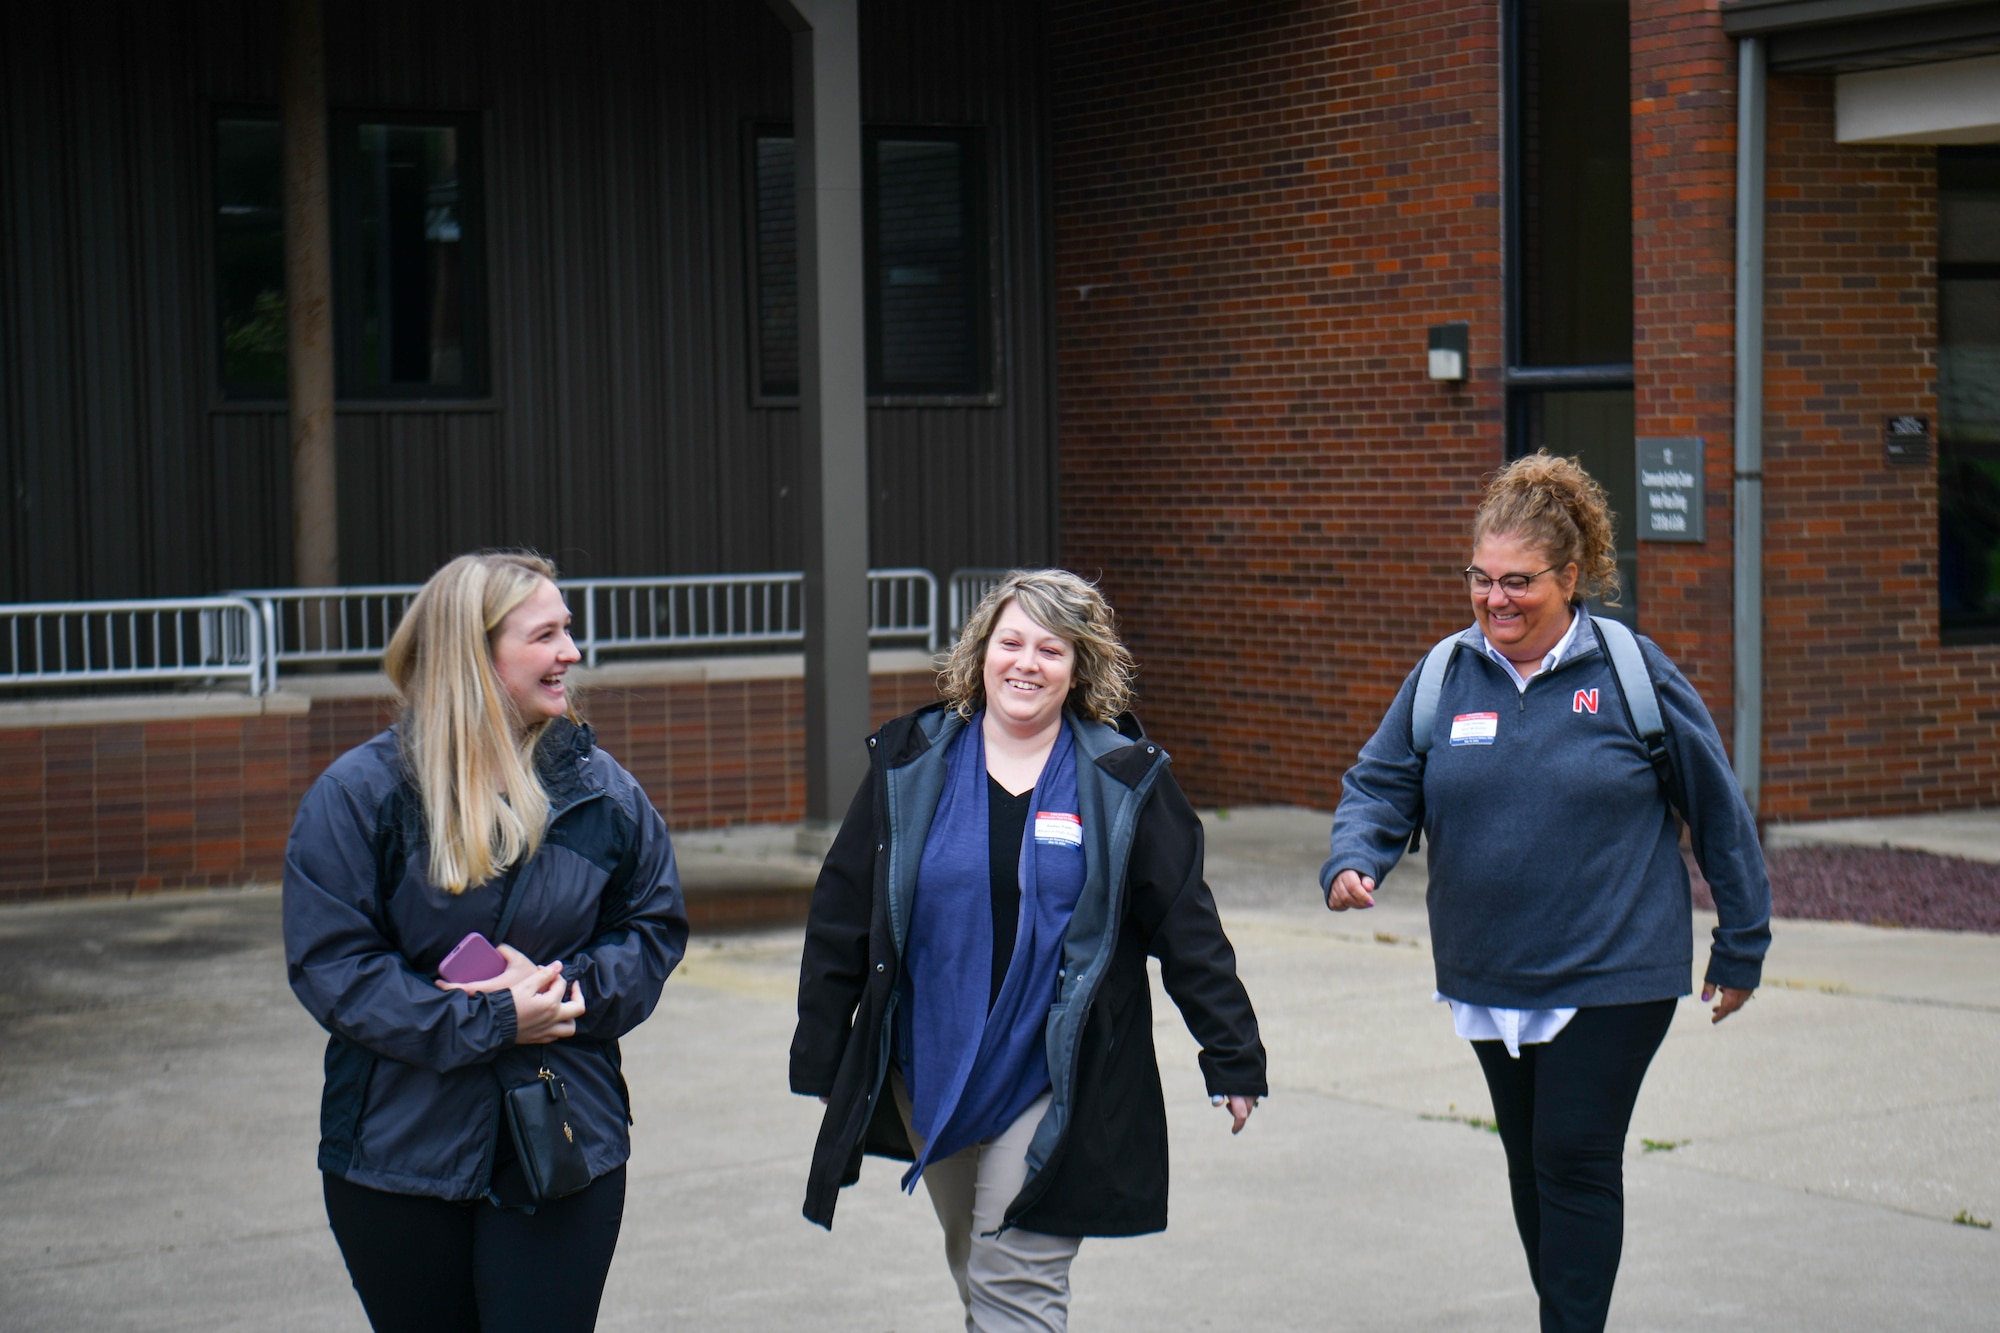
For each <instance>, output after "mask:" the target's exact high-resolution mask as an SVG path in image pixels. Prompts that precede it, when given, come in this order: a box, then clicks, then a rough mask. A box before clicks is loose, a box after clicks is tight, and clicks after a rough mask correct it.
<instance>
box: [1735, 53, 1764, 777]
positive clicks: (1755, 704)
mask: <svg viewBox="0 0 2000 1333" xmlns="http://www.w3.org/2000/svg"><path fill="white" fill-rule="evenodd" d="M1736 61H1737V96H1736V422H1735V435H1736V497H1735V498H1736V506H1735V508H1736V515H1735V519H1736V521H1735V529H1736V531H1735V543H1734V545H1735V575H1736V611H1735V624H1734V626H1733V634H1732V638H1733V640H1734V642H1735V649H1736V688H1735V691H1734V693H1735V699H1736V717H1735V723H1736V726H1735V746H1734V749H1735V755H1734V759H1735V764H1736V781H1737V782H1738V784H1740V785H1741V786H1742V788H1743V797H1744V799H1745V800H1746V801H1748V802H1749V803H1750V812H1751V814H1753V815H1756V814H1759V813H1760V805H1759V803H1760V795H1761V788H1762V785H1763V774H1764V764H1763V760H1764V88H1765V71H1764V43H1763V40H1762V39H1761V38H1757V37H1745V38H1743V39H1742V40H1741V41H1740V42H1738V43H1737V46H1736Z"/></svg>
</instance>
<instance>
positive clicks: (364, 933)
mask: <svg viewBox="0 0 2000 1333" xmlns="http://www.w3.org/2000/svg"><path fill="white" fill-rule="evenodd" d="M535 760H536V769H537V772H538V773H539V774H540V777H541V780H542V784H543V786H544V787H545V788H546V789H547V791H548V794H549V800H550V806H551V810H550V820H549V829H548V833H547V835H546V836H545V837H544V838H543V841H542V845H541V848H540V850H539V851H537V852H536V853H535V855H534V857H533V859H531V860H530V861H528V862H527V863H526V864H524V865H521V866H518V867H517V868H516V869H515V870H513V871H510V872H509V873H507V874H503V875H501V876H500V877H498V878H496V879H494V880H493V881H492V882H490V883H488V884H484V885H481V886H480V887H478V888H475V889H468V890H467V891H466V892H464V893H462V894H458V895H453V894H450V893H447V892H445V891H444V890H443V889H441V888H439V887H437V886H436V885H435V884H433V883H431V879H430V874H429V864H430V858H429V852H428V847H427V837H426V833H425V828H424V817H423V804H422V802H421V801H420V800H419V799H418V797H417V793H416V790H415V788H414V787H413V786H412V785H411V784H410V782H409V780H408V778H407V777H406V775H405V772H404V767H403V763H402V757H401V754H400V752H399V749H398V745H397V739H396V733H395V732H394V731H393V730H391V731H385V732H383V733H382V734H381V735H379V736H376V737H375V738H374V739H373V740H370V741H368V742H367V743H366V744H363V745H360V746H357V747H356V748H354V749H352V750H350V751H348V752H347V753H346V754H344V755H342V756H341V757H340V758H339V759H337V760H335V761H334V763H333V765H332V766H331V767H329V768H328V769H327V770H326V772H325V773H324V774H322V775H321V776H320V778H319V780H318V781H317V782H315V783H314V784H313V786H312V789H311V790H310V791H309V792H307V793H306V798H305V801H304V802H303V803H302V804H301V805H300V807H299V814H298V819H297V820H296V821H295V822H294V823H293V825H292V835H291V842H290V844H289V845H288V846H287V848H286V851H285V888H284V916H285V964H286V969H287V972H288V975H289V977H290V980H291V985H292V991H293V993H294V994H296V995H297V996H298V997H299V1002H300V1003H301V1004H303V1005H304V1006H305V1007H306V1010H307V1012H309V1013H310V1014H311V1015H312V1016H313V1017H314V1018H315V1019H317V1020H319V1023H320V1025H321V1026H322V1027H324V1028H325V1029H326V1030H327V1031H328V1032H330V1033H332V1034H333V1035H332V1038H331V1040H329V1041H328V1042H327V1047H326V1090H325V1093H324V1096H323V1098H322V1100H321V1104H320V1147H319V1167H320V1169H321V1170H322V1171H327V1172H330V1173H332V1174H334V1175H337V1176H340V1177H342V1178H344V1179H346V1180H350V1181H352V1182H354V1183H355V1184H357V1185H365V1186H367V1187H369V1188H370V1189H378V1190H386V1191H388V1192H390V1193H394V1194H419V1195H430V1196H433V1197H436V1198H441V1199H460V1200H463V1199H476V1198H480V1197H481V1196H483V1195H485V1194H486V1192H487V1190H488V1189H489V1187H490V1176H491V1172H492V1166H493V1150H494V1145H495V1143H496V1141H497V1137H498V1135H499V1134H501V1133H504V1132H505V1130H504V1128H503V1126H502V1124H501V1113H500V1094H501V1090H502V1089H503V1088H512V1087H518V1086H521V1085H524V1084H527V1083H530V1082H532V1081H533V1080H534V1078H535V1072H536V1070H537V1068H538V1067H539V1065H540V1062H541V1059H542V1057H543V1055H544V1054H546V1055H547V1057H548V1061H549V1067H550V1068H551V1069H552V1070H554V1071H555V1073H556V1074H557V1075H559V1076H560V1077H561V1078H562V1080H563V1082H564V1084H565V1085H566V1086H567V1088H568V1091H569V1098H570V1102H571V1105H572V1107H573V1109H574V1111H575V1113H576V1120H575V1123H576V1126H577V1130H578V1134H579V1136H580V1137H581V1138H582V1139H583V1140H584V1143H585V1156H586V1159H587V1160H588V1162H589V1164H590V1173H591V1176H592V1178H593V1179H595V1178H596V1177H598V1176H601V1175H603V1174H604V1173H605V1172H607V1171H611V1170H613V1169H615V1168H617V1167H618V1166H619V1165H621V1164H622V1163H623V1162H624V1161H625V1160H626V1158H627V1157H629V1156H630V1154H631V1138H630V1135H629V1132H628V1129H627V1126H628V1125H629V1123H630V1121H631V1107H630V1099H629V1096H628V1094H627V1092H626V1087H625V1079H624V1075H623V1074H621V1073H620V1072H619V1063H618V1041H617V1039H618V1038H619V1037H621V1036H623V1035H624V1034H625V1033H627V1032H630V1031H631V1030H632V1029H633V1028H635V1027H637V1026H638V1025H639V1024H640V1023H641V1022H643V1021H644V1020H645V1018H646V1016H647V1015H648V1014H650V1013H652V1011H653V1006H654V1005H655V1004H657V1003H658V1002H659V998H660V988H661V987H662V986H663V985H664V984H665V983H666V979H667V974H668V973H670V972H672V971H673V969H674V966H675V964H677V963H678V962H679V961H680V959H681V956H682V955H683V954H684V953H685V952H686V951H687V937H688V924H687V912H686V909H685V907H684V906H683V903H682V900H681V888H680V876H679V873H678V872H677V871H676V869H675V866H674V849H673V844H672V842H671V840H670V839H669V838H668V835H667V827H666V823H665V821H663V820H662V819H661V818H660V815H659V812H658V811H656V810H655V809H654V808H653V805H652V803H651V802H650V801H649V800H648V799H647V798H646V793H645V792H644V791H643V790H641V788H640V786H639V784H638V782H637V781H636V780H634V779H633V777H632V775H631V774H630V773H627V772H626V771H625V770H624V769H623V768H621V767H619V766H618V764H617V763H616V762H615V761H614V760H613V759H612V758H611V756H609V755H607V754H605V753H604V752H603V751H602V750H599V749H598V748H597V747H596V742H595V738H594V737H593V736H592V735H591V732H590V729H589V728H588V727H581V726H577V725H576V724H574V723H571V722H568V721H557V722H555V723H552V724H551V725H550V727H549V728H548V730H547V731H546V732H545V733H544V734H543V736H542V740H541V743H540V745H539V746H538V747H537V749H536V752H535ZM510 881H511V884H512V889H511V891H512V892H513V893H514V894H515V895H517V896H518V897H519V899H520V905H519V907H518V908H517V909H516V910H515V915H514V920H513V923H512V924H511V926H510V927H509V929H508V932H507V938H506V941H505V942H506V943H508V944H511V945H513V946H514V947H515V948H516V949H519V950H520V951H521V952H522V953H524V954H526V955H527V956H528V957H530V958H532V959H534V960H535V961H536V962H539V963H547V962H551V961H553V960H555V959H558V958H560V959H561V960H562V961H563V976H564V977H565V978H567V979H568V980H571V981H575V982H578V983H579V984H580V985H581V986H582V988H583V998H584V1004H585V1012H584V1015H583V1017H582V1018H580V1019H578V1020H577V1025H576V1036H575V1037H573V1038H569V1039H566V1040H563V1041H559V1042H555V1043H553V1044H550V1045H546V1046H516V1045H515V1044H514V1000H513V996H512V995H510V994H509V993H508V992H506V991H497V992H492V993H488V994H482V995H468V994H466V993H465V992H463V991H445V990H439V989H438V988H437V987H436V986H435V985H433V984H432V982H433V980H434V978H435V977H436V975H437V966H438V963H439V962H440V961H441V960H442V959H443V958H444V956H445V955H446V954H447V953H449V952H450V951H451V949H452V948H453V946H455V945H456V944H457V943H458V942H459V940H461V939H463V938H464V937H465V935H466V934H467V932H469V931H474V930H476V931H479V932H481V933H482V934H484V935H486V936H487V938H488V939H492V937H493V933H494V931H495V929H496V928H497V927H498V925H499V923H500V914H501V904H502V900H503V893H504V892H505V891H506V888H507V885H508V884H509V882H510ZM494 942H495V943H496V944H497V943H499V942H500V941H497V940H495V941H494Z"/></svg>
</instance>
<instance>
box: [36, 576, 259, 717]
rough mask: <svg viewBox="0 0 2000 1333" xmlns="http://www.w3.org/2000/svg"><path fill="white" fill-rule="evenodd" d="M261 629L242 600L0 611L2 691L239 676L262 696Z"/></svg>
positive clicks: (51, 605) (67, 604) (48, 604)
mask: <svg viewBox="0 0 2000 1333" xmlns="http://www.w3.org/2000/svg"><path fill="white" fill-rule="evenodd" d="M263 628H264V621H263V619H262V617H261V616H260V614H259V611H258V608H257V607H255V606H253V605H252V604H251V603H250V602H249V601H248V600H247V599H245V598H242V597H180V598H145V599H138V600H131V601H104V602H15V603H12V604H7V605H0V643H4V645H5V650H6V655H5V658H4V660H0V668H4V669H0V686H33V685H42V686H48V685H90V684H97V683H100V682H103V683H110V682H121V681H135V680H213V679H222V678H230V677H241V678H243V680H244V681H246V682H247V683H248V685H249V688H250V693H251V694H253V695H259V694H262V693H264V690H265V686H266V683H267V681H268V676H267V671H266V666H267V663H266V653H265V648H264V645H265V643H266V642H267V640H266V639H265V637H264V633H263Z"/></svg>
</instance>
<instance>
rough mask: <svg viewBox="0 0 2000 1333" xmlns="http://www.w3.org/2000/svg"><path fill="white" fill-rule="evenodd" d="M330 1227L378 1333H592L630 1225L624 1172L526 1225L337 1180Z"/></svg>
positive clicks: (329, 1181)
mask: <svg viewBox="0 0 2000 1333" xmlns="http://www.w3.org/2000/svg"><path fill="white" fill-rule="evenodd" d="M322 1179H323V1180H325V1182H326V1217H327V1221H329V1222H331V1223H332V1224H333V1235H334V1239H335V1240H337V1241H339V1242H340V1253H341V1255H342V1257H343V1258H345V1259H346V1260H347V1271H348V1274H349V1275H350V1276H351V1277H352V1278H353V1279H354V1290H355V1291H357V1292H358V1293H360V1295H361V1306H362V1308H363V1309H364V1310H366V1311H367V1312H368V1322H369V1324H370V1326H372V1327H373V1328H374V1329H375V1333H511V1331H512V1330H517V1329H518V1330H523V1331H524V1333H525V1331H526V1330H533V1331H534V1333H571V1330H575V1333H588V1330H590V1329H593V1328H595V1327H596V1326H597V1302H598V1300H599V1299H600V1298H601V1297H602V1296H603V1295H604V1278H605V1275H606V1274H607V1273H609V1272H610V1271H611V1252H612V1251H613V1250H614V1249H616V1248H617V1246H618V1224H619V1222H620V1221H621V1220H623V1218H624V1215H625V1168H624V1167H622V1166H621V1167H619V1168H618V1169H617V1170H615V1171H612V1172H609V1173H607V1174H605V1175H602V1176H599V1177H598V1178H597V1179H596V1180H595V1181H593V1182H591V1185H590V1187H589V1188H588V1189H585V1190H582V1191H581V1192H579V1193H576V1194H572V1195H570V1196H569V1197H568V1198H565V1199H557V1200H556V1201H555V1202H554V1203H546V1204H543V1205H542V1206H541V1207H539V1208H537V1209H536V1210H535V1211H534V1212H533V1213H532V1214H530V1213H526V1212H523V1211H521V1210H519V1209H513V1208H496V1207H494V1206H493V1205H492V1204H490V1203H485V1202H478V1203H448V1202H446V1201H445V1200H443V1199H427V1198H422V1197H419V1196H417V1195H412V1194H385V1193H383V1192H382V1191H381V1190H372V1189H368V1188H366V1187H365V1186H361V1185H356V1184H352V1183H350V1182H349V1181H345V1180H342V1179H341V1178H340V1177H338V1176H331V1175H326V1176H322Z"/></svg>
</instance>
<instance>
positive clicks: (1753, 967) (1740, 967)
mask: <svg viewBox="0 0 2000 1333" xmlns="http://www.w3.org/2000/svg"><path fill="white" fill-rule="evenodd" d="M1702 980H1703V981H1704V982H1706V983H1707V984H1708V985H1711V986H1727V987H1729V989H1731V990H1756V989H1757V987H1758V986H1759V985H1761V984H1762V983H1763V980H1764V964H1763V961H1762V960H1761V959H1750V958H1730V957H1728V956H1726V955H1724V954H1719V953H1710V954H1709V956H1708V971H1707V972H1705V973H1703V974H1702Z"/></svg>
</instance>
